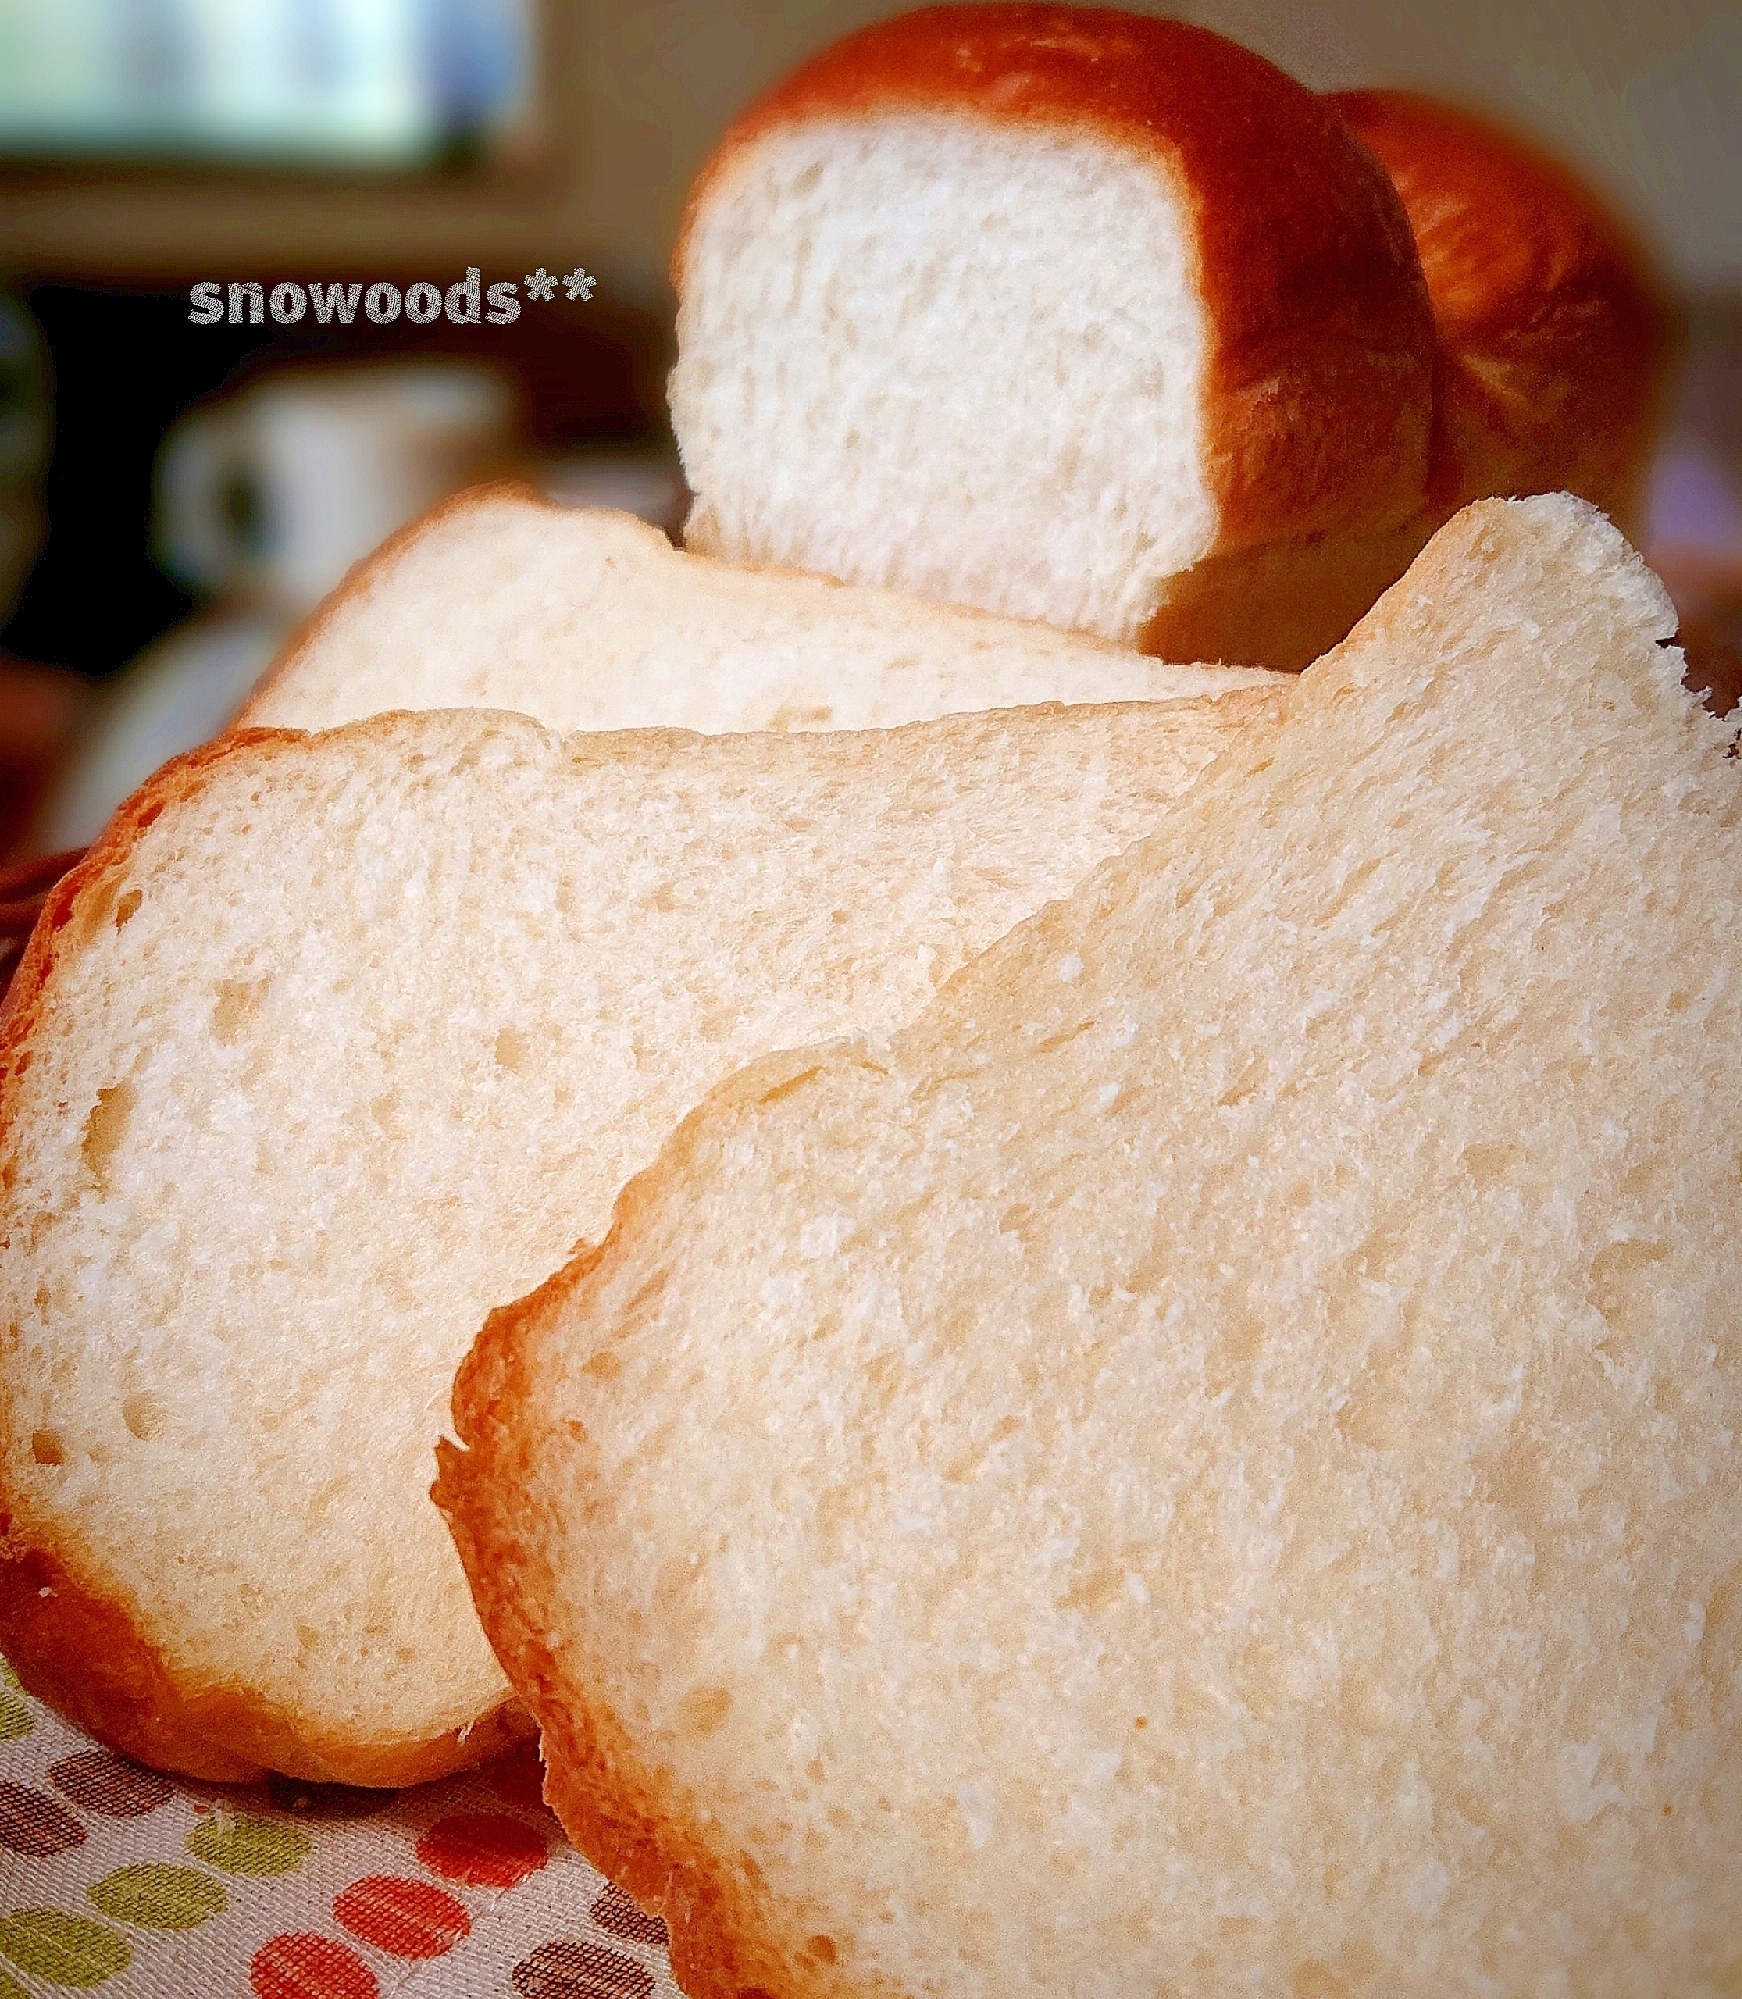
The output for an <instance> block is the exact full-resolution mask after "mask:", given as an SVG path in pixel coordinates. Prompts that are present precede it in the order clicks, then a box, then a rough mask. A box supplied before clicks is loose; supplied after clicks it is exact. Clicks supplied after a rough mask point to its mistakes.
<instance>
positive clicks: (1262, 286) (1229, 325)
mask: <svg viewBox="0 0 1742 1999" xmlns="http://www.w3.org/2000/svg"><path fill="white" fill-rule="evenodd" d="M902 113H920V114H924V113H941V114H950V115H954V116H959V117H962V118H966V119H977V120H983V121H985V122H986V123H988V124H990V125H993V126H995V127H998V128H1000V129H1002V130H1006V131H1007V130H1009V129H1011V128H1013V127H1024V126H1026V127H1031V128H1033V129H1034V130H1035V131H1036V132H1037V133H1038V132H1048V131H1050V132H1066V133H1069V134H1071V135H1072V136H1075V137H1093V136H1096V135H1099V136H1101V137H1103V138H1105V139H1106V140H1107V141H1108V142H1109V143H1110V144H1112V145H1115V146H1117V147H1119V148H1121V149H1123V150H1124V151H1125V152H1127V153H1128V154H1134V155H1136V156H1138V157H1140V158H1147V159H1149V160H1151V161H1153V162H1154V164H1155V165H1156V167H1157V169H1158V170H1159V171H1160V172H1161V173H1162V174H1163V175H1164V176H1165V177H1166V179H1167V180H1168V182H1169V184H1170V185H1171V186H1172V187H1173V188H1174V189H1175V190H1176V191H1177V192H1178V194H1179V195H1180V196H1181V198H1182V199H1183V201H1184V202H1185V204H1186V206H1187V209H1188V212H1189V214H1190V216H1191V220H1192V225H1193V232H1194V235H1195V239H1196V241H1195V248H1196V265H1197V273H1196V275H1197V281H1198V287H1199V291H1200V294H1201V296H1202V301H1203V305H1204V309H1205V317H1206V320H1207V322H1208V329H1209V347H1210V352H1209V357H1208V362H1209V365H1208V369H1207V373H1206V376H1205V381H1204V407H1205V412H1206V416H1207V419H1208V421H1207V424H1206V433H1207V434H1206V445H1207V448H1208V454H1209V458H1210V466H1209V472H1210V483H1211V487H1212V490H1213V491H1214V492H1215V493H1216V496H1217V499H1218V502H1219V514H1220V523H1221V526H1220V532H1219V534H1218V537H1217V542H1216V547H1217V550H1218V551H1219V552H1225V551H1228V550H1231V549H1236V548H1241V547H1251V546H1255V545H1257V544H1260V543H1264V542H1269V541H1276V540H1283V539H1292V538H1294V537H1296V536H1302V535H1307V534H1313V533H1319V532H1325V531H1332V530H1336V531H1356V532H1359V531H1361V530H1363V529H1366V528H1370V527H1380V526H1389V525H1391V524H1393V523H1395V522H1397V521H1399V520H1401V519H1402V518H1404V517H1405V516H1406V515H1407V514H1409V513H1410V512H1411V511H1412V510H1413V508H1414V507H1415V506H1416V505H1417V504H1418V503H1419V499H1420V493H1421V484H1422V479H1423V476H1424V470H1425V465H1426V458H1427V449H1428V432H1429V425H1430V420H1431V400H1432V386H1431V384H1432V355H1433V322H1432V315H1431V313H1430V310H1429V307H1428V302H1427V295H1426V291H1425V288H1424V286H1423V283H1422V277H1421V271H1420V267H1419V264H1418V262H1417V259H1416V253H1415V246H1414V242H1413V239H1412V237H1411V234H1410V228H1409V222H1408V219H1407V217H1406V216H1405V214H1404V211H1403V207H1402V205H1401V203H1400V202H1399V200H1398V197H1397V193H1396V190H1395V189H1394V188H1393V187H1392V185H1391V183H1390V181H1389V179H1388V178H1387V176H1386V174H1385V173H1384V172H1383V171H1382V170H1380V169H1379V168H1378V166H1377V165H1376V163H1375V161H1374V160H1373V158H1372V157H1371V155H1370V154H1369V153H1368V152H1367V151H1366V150H1365V148H1363V147H1362V146H1361V145H1360V144H1359V143H1358V142H1357V141H1356V140H1355V139H1354V137H1353V136H1352V134H1351V133H1350V131H1349V129H1348V127H1347V126H1346V125H1345V123H1344V121H1343V120H1342V118H1341V117H1339V116H1338V114H1337V112H1336V110H1335V108H1334V107H1333V106H1332V105H1331V104H1329V103H1328V102H1327V101H1326V100H1325V99H1323V98H1321V97H1318V96H1316V95H1315V94H1314V93H1313V92H1311V91H1309V90H1307V89H1305V88H1304V87H1303V86H1302V85H1300V84H1298V83H1296V82H1295V81H1294V80H1293V79H1292V78H1291V77H1289V76H1287V75H1285V74H1284V73H1283V72H1282V71H1281V70H1279V69H1277V68H1276V67H1275V65H1274V64H1272V63H1269V62H1266V61H1265V60H1264V58H1263V57H1261V56H1258V55H1255V54H1253V53H1252V52H1251V51H1250V50H1248V49H1244V48H1241V47H1240V46H1239V45H1238V44H1237V43H1234V42H1231V41H1229V40H1227V39H1226V37H1224V36H1221V35H1218V34H1215V33H1212V32H1211V31H1210V30H1209V29H1206V28H1199V27H1194V26H1192V25H1190V24H1188V23H1186V22H1183V21H1176V20H1158V19H1153V18H1151V17H1148V16H1144V15H1138V14H1128V13H1122V12H1120V11H1118V10H1116V9H1113V8H1102V7H1058V6H1029V5H997V4H993V5H982V6H943V7H926V8H921V9H919V10H918V11H917V12H914V13H911V14H903V15H899V16H897V17H896V18H895V19H893V20H888V21H882V22H877V23H875V24H873V25H872V26H870V27H867V28H864V29H861V30H859V31H858V32H857V33H854V34H851V35H848V36H846V37H845V38H844V39H842V40H841V41H838V42H836V43H834V44H833V45H831V46H830V47H828V48H825V49H824V50H822V51H821V52H820V53H819V54H817V55H816V56H813V57H812V58H811V59H810V60H809V61H808V62H806V63H804V64H802V65H801V66H800V67H799V68H798V69H797V70H795V71H794V72H793V73H792V75H790V76H789V77H787V78H786V79H785V80H784V81H783V82H781V83H779V84H777V85H776V86H775V87H774V88H773V89H772V90H771V91H769V92H768V93H767V94H766V95H765V96H764V97H762V98H761V99H760V100H759V101H758V102H757V103H755V104H754V105H752V106H751V107H750V109H749V110H748V111H746V112H745V113H744V114H743V115H742V116H741V117H740V118H739V119H738V120H737V122H736V123H735V124H734V125H733V126H732V127H731V128H730V129H729V130H728V131H727V133H726V135H725V137H724V138H723V139H722V140H721V142H720V144H719V146H718V147H717V148H716V149H715V151H714V153H713V155H712V156H711V157H710V158H709V160H708V161H707V163H706V164H705V165H704V167H703V169H702V171H701V174H700V175H699V176H698V178H697V180H696V183H695V185H694V187H693V188H692V189H691V192H690V197H689V202H688V204H687V206H686V209H685V213H684V218H683V222H682V224H681V226H680V228H679V231H678V238H677V243H676V247H675V249H674V251H673V256H672V282H673V284H674V286H675V287H676V289H677V292H678V295H679V297H680V299H681V298H682V296H683V293H684V289H685V282H686V265H687V250H688V243H689V238H690V234H691V231H692V228H693V226H694V224H695V221H696V218H697V215H698V213H699V211H700V210H701V208H702V207H703V206H704V205H705V204H706V203H707V202H708V200H709V199H710V197H711V196H712V195H714V194H715V193H716V192H717V191H719V190H721V189H722V187H723V184H724V183H725V181H726V180H727V179H728V178H729V176H730V175H731V173H732V170H733V169H734V167H735V165H736V164H737V163H739V162H740V161H741V160H742V159H743V158H744V156H745V155H746V154H747V153H748V152H749V151H750V150H751V149H752V148H754V147H755V145H756V144H757V143H758V141H760V140H761V139H763V138H764V137H766V136H768V135H770V134H772V133H775V132H777V131H779V130H781V129H783V128H789V127H792V126H795V125H798V124H802V123H805V122H807V121H811V120H827V119H836V120H842V121H845V122H849V123H851V122H855V121H864V120H869V119H871V118H873V117H877V116H882V115H890V114H894V115H899V114H902Z"/></svg>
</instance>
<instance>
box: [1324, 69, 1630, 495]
mask: <svg viewBox="0 0 1742 1999" xmlns="http://www.w3.org/2000/svg"><path fill="white" fill-rule="evenodd" d="M1329 101H1330V102H1331V103H1332V104H1333V105H1335V106H1336V108H1337V109H1338V111H1340V112H1341V113H1342V115H1343V117H1344V118H1346V119H1347V120H1348V121H1349V123H1350V125H1351V126H1352V127H1353V128H1354V130H1355V131H1356V132H1357V133H1358V134H1359V136H1360V138H1361V140H1362V142H1363V143H1364V144H1365V145H1367V146H1368V147H1369V148H1370V149H1371V150H1372V151H1373V153H1374V154H1375V155H1376V156H1377V157H1378V159H1379V161H1380V163H1381V164H1382V165H1383V166H1384V167H1385V168H1386V170H1387V171H1388V172H1389V174H1390V175H1391V178H1392V180H1393V181H1394V183H1395V184H1396V187H1397V191H1398V194H1399V195H1400V196H1401V198H1402V201H1403V205H1404V208H1405V210H1406V211H1407V213H1408V216H1409V221H1410V226H1411V228H1412V229H1413V230H1414V232H1415V242H1416V249H1417V251H1418V253H1419V254H1420V257H1421V265H1422V271H1423V274H1424V276H1425V277H1426V280H1427V288H1428V295H1429V297H1430V299H1431V300H1432V303H1433V312H1434V321H1435V328H1436V332H1437V336H1438V340H1439V344H1440V348H1441V353H1442V365H1441V373H1440V381H1439V384H1438V387H1437V390H1436V397H1435V402H1436V423H1435V432H1436V435H1435V444H1434V470H1433V477H1432V485H1433V498H1434V501H1435V503H1436V514H1437V517H1439V518H1444V517H1445V516H1448V515H1450V514H1451V513H1453V512H1455V511H1456V510H1457V508H1459V507H1460V506H1462V505H1463V504H1464V503H1465V502H1466V501H1467V500H1473V499H1479V498H1483V497H1485V496H1487V495H1490V494H1516V495H1523V494H1528V493H1545V492H1562V491H1564V492H1571V493H1577V494H1578V495H1579V496H1580V497H1581V498H1583V499H1587V500H1590V501H1591V502H1592V503H1593V504H1594V505H1596V506H1599V507H1601V508H1602V509H1603V510H1604V512H1605V513H1608V514H1610V515H1611V516H1613V517H1614V518H1616V519H1617V520H1618V521H1620V522H1621V524H1622V525H1623V526H1624V527H1625V526H1626V525H1628V523H1629V521H1630V519H1631V517H1632V516H1633V514H1634V513H1635V511H1636V509H1637V505H1638V501H1639V492H1640V486H1641V482H1642V480H1643V478H1644V474H1645V471H1646V467H1647V463H1648V460H1649V456H1650V450H1651V443H1652V437H1653V433H1654V430H1655V428H1656V422H1657V416H1658V410H1659V404H1660V400H1661V397H1662V393H1663V387H1664V375H1665V369H1666V365H1667V360H1668V348H1669V340H1668V318H1667V314H1666V310H1665V306H1664V303H1663V299H1662V297H1661V294H1660V292H1659V289H1658V285H1657V282H1656V280H1655V278H1654V276H1653V275H1652V272H1651V270H1650V267H1649V265H1648V264H1647V262H1646V259H1645V257H1644V255H1643V253H1642V252H1641V250H1640V248H1639V246H1638V245H1637V244H1636V243H1634V242H1633V241H1632V240H1631V238H1630V237H1629V236H1628V234H1627V232H1626V230H1625V229H1624V228H1623V227H1622V225H1621V223H1620V222H1619V221H1618V220H1617V218H1616V217H1615V216H1614V215H1612V214H1611V213H1610V212H1609V211H1608V210H1607V209H1606V208H1605V207H1604V205H1603V204H1602V202H1601V201H1599V200H1598V198H1597V197H1596V195H1595V194H1594V193H1593V192H1592V191H1591V190H1590V189H1589V188H1588V187H1586V186H1585V185H1584V184H1583V182H1581V181H1580V180H1579V179H1578V178H1577V176H1576V175H1574V174H1573V173H1571V172H1569V171H1568V170H1567V169H1566V168H1565V167H1563V166H1561V165H1560V164H1559V163H1558V162H1557V161H1555V160H1552V159H1550V158H1548V157H1547V156H1546V155H1544V154H1543V153H1540V152H1538V151H1537V150H1536V149H1535V148H1534V147H1531V146H1529V145H1527V144H1525V143H1524V142H1523V141H1522V140H1520V139H1518V138H1515V137H1514V136H1512V134H1510V133H1508V132H1504V131H1501V130H1500V129H1498V128H1497V127H1495V126H1493V125H1490V124H1488V123H1487V122H1485V121H1484V120H1482V119H1480V118H1476V117H1473V116H1471V115H1470V114H1469V113H1468V112H1464V111H1459V110H1455V109H1453V108H1452V107H1451V106H1449V105H1445V104H1440V103H1437V102H1435V100H1434V99H1432V98H1430V97H1423V96H1420V95H1418V94H1417V93H1415V92H1413V91H1405V90H1351V91H1345V92H1343V93H1341V94H1340V95H1337V96H1333V97H1332V98H1331V99H1330V100H1329Z"/></svg>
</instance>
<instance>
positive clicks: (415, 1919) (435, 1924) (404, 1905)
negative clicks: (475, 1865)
mask: <svg viewBox="0 0 1742 1999" xmlns="http://www.w3.org/2000/svg"><path fill="white" fill-rule="evenodd" d="M333 1914H334V1916H335V1917H337V1919H338V1921H339V1923H340V1925H341V1927H342V1928H344V1929H347V1930H349V1931H350V1932H351V1934H352V1936H354V1937H355V1938H356V1939H357V1940H358V1942H359V1943H366V1944H372V1945H373V1946H374V1948H375V1949H376V1950H384V1951H386V1952H387V1953H388V1955H389V1956H390V1957H444V1956H446V1954H447V1953H448V1952H449V1951H450V1950H452V1949H453V1947H454V1945H455V1944H457V1943H458V1942H459V1940H460V1939H461V1937H463V1936H468V1935H470V1934H471V1929H472V1919H471V1917H470V1916H468V1915H467V1914H466V1911H465V1909H464V1908H463V1907H462V1906H461V1904H460V1903H458V1902H456V1901H455V1900H454V1898H453V1896H452V1895H450V1894H449V1893H448V1892H447V1890H446V1889H445V1888H432V1887H431V1886H430V1884H429V1883H428V1882H427V1881H405V1880H402V1879H400V1878H399V1877H398V1876H397V1875H393V1874H371V1875H368V1876H367V1877H365V1879H363V1880H361V1881H353V1882H352V1883H351V1885H350V1887H349V1888H347V1889H346V1890H345V1892H344V1893H343V1894H342V1895H341V1896H340V1897H339V1898H338V1900H337V1901H336V1902H335V1903H334V1904H333Z"/></svg>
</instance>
